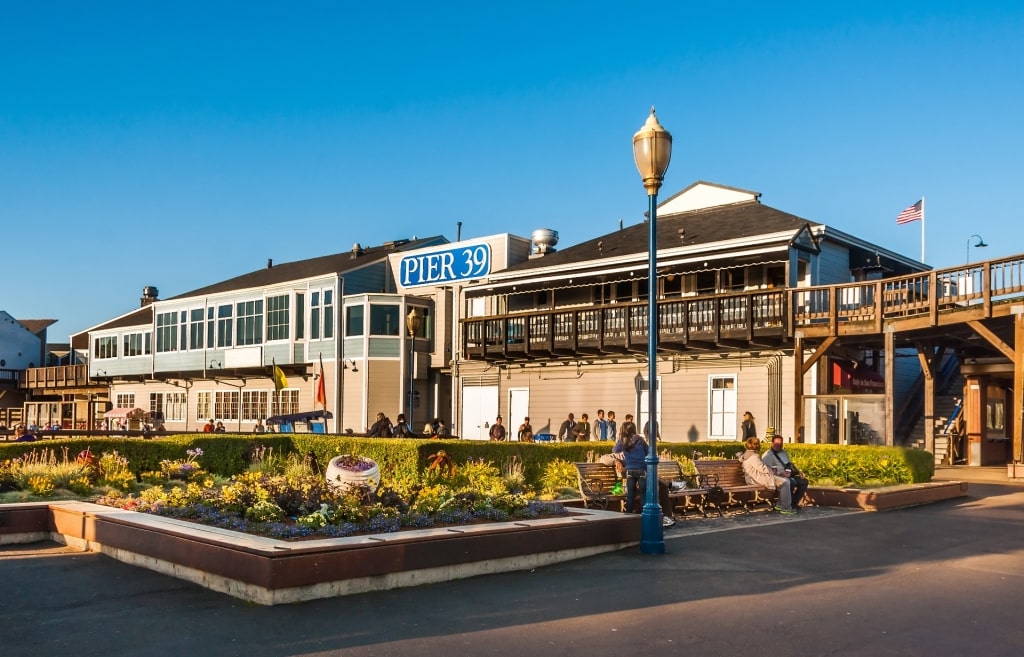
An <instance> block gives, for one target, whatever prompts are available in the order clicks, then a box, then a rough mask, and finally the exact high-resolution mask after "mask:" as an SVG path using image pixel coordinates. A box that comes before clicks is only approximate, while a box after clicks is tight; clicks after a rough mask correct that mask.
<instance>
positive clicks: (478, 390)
mask: <svg viewBox="0 0 1024 657" xmlns="http://www.w3.org/2000/svg"><path fill="white" fill-rule="evenodd" d="M497 416H498V386H463V387H462V425H461V428H460V430H459V431H460V433H459V436H460V437H461V438H467V439H469V440H487V439H488V435H487V432H488V429H490V428H491V423H492V422H494V418H496V417H497ZM516 426H519V425H516Z"/></svg>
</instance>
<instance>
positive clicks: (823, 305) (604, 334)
mask: <svg viewBox="0 0 1024 657" xmlns="http://www.w3.org/2000/svg"><path fill="white" fill-rule="evenodd" d="M1022 299H1024V255H1020V256H1012V257H1008V258H1002V259H998V260H990V261H986V262H980V263H974V264H969V265H963V266H960V267H952V268H949V269H940V270H935V271H930V272H924V273H919V274H910V275H907V276H899V277H894V278H886V279H881V280H877V281H866V282H858V283H845V284H842V285H822V286H817V287H807V288H792V289H788V290H769V291H765V292H741V293H736V294H724V295H713V296H700V297H690V298H682V299H662V300H660V301H659V302H658V329H659V330H658V347H659V349H661V350H663V351H684V350H690V349H715V348H720V347H726V348H729V347H732V348H751V347H757V346H766V347H772V346H781V345H782V344H783V343H784V342H787V341H789V340H791V339H792V338H793V335H794V331H796V330H800V331H801V332H802V334H803V335H804V336H805V337H821V336H828V335H842V334H848V335H852V334H861V335H863V334H868V333H876V334H881V333H882V331H883V329H884V325H885V324H886V323H891V322H899V323H900V326H901V327H902V328H906V329H916V328H921V327H927V326H938V325H942V324H952V323H958V322H966V321H970V320H975V319H980V318H984V317H992V316H994V315H996V314H1009V312H1010V303H1009V302H1011V301H1019V300H1022ZM462 327H463V329H462V341H463V344H462V347H463V348H462V353H463V354H465V358H467V359H470V360H476V359H483V360H498V361H500V360H517V359H529V358H536V357H543V358H558V357H562V358H583V357H587V356H608V355H614V354H618V353H632V352H646V350H647V303H646V302H638V303H622V304H620V303H615V304H607V305H602V306H586V307H580V308H571V309H570V308H567V309H562V310H553V311H536V312H524V313H514V314H509V315H500V316H491V317H474V318H469V319H465V320H463V321H462Z"/></svg>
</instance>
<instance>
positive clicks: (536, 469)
mask: <svg viewBox="0 0 1024 657" xmlns="http://www.w3.org/2000/svg"><path fill="white" fill-rule="evenodd" d="M259 446H263V447H270V448H273V450H274V453H275V454H277V455H280V456H286V455H288V454H292V453H297V454H301V455H312V456H315V457H316V459H317V461H318V463H319V464H320V467H321V468H324V467H325V466H326V464H327V462H328V461H329V460H330V459H331V458H333V457H334V456H337V455H339V454H348V453H355V454H360V455H362V456H367V457H369V458H372V459H373V460H375V461H377V463H378V464H379V465H380V468H381V472H382V473H383V475H384V477H385V479H389V478H394V479H399V480H411V481H416V480H418V479H419V477H420V475H421V473H422V472H423V470H425V469H426V468H427V466H428V465H429V463H430V462H431V457H432V456H433V455H436V454H437V453H438V452H441V451H443V452H445V453H446V454H447V455H448V456H450V457H451V458H452V461H453V462H454V463H455V464H459V463H465V462H466V461H468V460H470V459H482V460H485V461H492V462H494V463H496V464H499V465H500V464H502V463H505V462H507V461H508V460H509V459H510V458H511V457H513V456H515V457H518V458H519V460H520V461H521V463H522V466H523V472H524V474H525V477H526V481H527V483H528V484H531V485H534V486H536V485H537V484H538V483H539V482H540V479H541V476H542V475H543V472H544V468H545V466H546V464H547V463H548V462H549V461H552V460H554V459H563V460H565V461H570V462H577V461H591V460H595V459H596V458H597V457H599V456H601V455H602V454H605V453H608V452H610V451H611V443H610V442H606V443H600V442H585V443H552V444H547V443H535V444H530V443H519V442H500V443H498V442H480V441H469V440H422V439H413V438H410V439H404V438H363V437H354V436H335V435H325V434H305V433H303V434H276V433H269V434H263V435H261V436H253V435H237V434H216V435H215V436H214V435H210V434H204V435H198V434H182V435H177V436H167V437H163V438H158V439H154V440H139V439H137V438H103V439H95V438H67V439H60V440H46V441H39V442H33V443H0V459H11V458H16V457H18V456H21V455H22V454H25V453H27V452H30V451H32V450H35V449H39V448H43V447H46V448H49V449H53V450H55V451H56V452H57V454H58V458H60V457H61V456H62V454H63V450H64V449H65V448H66V449H67V454H68V456H69V458H71V459H73V458H74V457H75V455H76V454H78V453H79V452H80V451H82V450H84V449H86V448H87V447H88V448H90V449H91V450H92V452H93V453H94V454H96V455H99V454H102V453H104V452H111V451H114V450H116V451H117V452H118V453H119V454H121V455H123V456H125V457H127V458H128V461H129V465H130V467H131V469H132V471H133V472H134V473H135V474H136V475H138V474H140V473H142V472H146V471H150V470H159V469H160V461H162V460H164V459H171V460H175V459H181V458H184V457H185V451H186V450H189V449H195V448H199V449H202V450H203V455H202V456H201V457H200V458H199V463H200V465H201V466H202V467H203V468H204V469H205V470H207V471H208V472H213V473H216V474H220V475H224V476H230V475H235V474H238V473H240V472H244V471H245V469H246V467H247V466H248V457H249V455H250V453H251V451H252V450H253V448H255V447H259ZM658 451H659V452H661V453H664V452H666V451H667V452H669V453H670V454H672V455H673V456H676V457H680V456H685V457H686V458H690V459H693V458H695V457H696V458H709V457H710V458H733V457H734V456H735V455H736V454H738V453H740V452H742V451H743V445H742V444H741V443H738V442H735V443H733V442H729V443H720V442H714V443H659V445H658ZM786 451H787V452H788V453H789V455H790V457H791V458H792V459H793V462H794V463H796V465H797V467H799V468H800V469H801V470H803V471H804V473H805V474H806V475H807V477H808V478H809V479H810V480H811V483H821V484H829V485H839V486H843V485H853V486H857V485H864V484H876V485H878V484H896V483H904V484H905V483H920V482H926V481H930V480H931V478H932V475H933V474H934V472H935V465H934V461H933V458H932V455H931V454H929V453H928V452H924V451H922V450H917V449H908V448H902V447H868V446H839V445H802V444H788V445H786Z"/></svg>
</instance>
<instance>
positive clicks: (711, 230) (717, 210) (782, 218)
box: [499, 201, 819, 274]
mask: <svg viewBox="0 0 1024 657" xmlns="http://www.w3.org/2000/svg"><path fill="white" fill-rule="evenodd" d="M808 224H810V225H812V226H815V225H819V224H818V222H813V221H808V220H807V219H802V218H800V217H798V216H796V215H792V214H789V213H788V212H782V211H781V210H776V209H775V208H772V207H769V206H767V205H762V204H761V203H759V202H757V201H744V202H742V203H732V204H729V205H721V206H717V207H712V208H704V209H700V210H691V211H689V212H680V213H678V214H673V215H658V249H659V250H662V249H667V248H675V247H680V246H684V245H685V246H693V245H698V244H710V243H713V242H720V241H724V240H731V239H737V238H741V237H753V236H757V235H764V234H766V233H778V232H786V231H792V232H793V234H794V235H795V234H796V232H797V231H799V230H800V229H801V228H803V227H804V226H806V225H808ZM680 230H683V231H684V233H683V235H684V237H683V239H680V236H679V231H680ZM598 242H601V248H598V245H597V244H598ZM634 254H635V255H638V256H639V255H642V256H643V258H644V259H646V257H647V223H646V222H643V223H639V224H634V225H632V226H627V227H625V228H623V229H622V230H617V231H615V232H612V233H608V234H606V235H601V236H600V237H595V238H594V239H592V240H588V241H586V242H582V243H580V244H576V245H574V246H570V247H568V248H566V249H562V250H559V251H555V252H554V253H549V254H547V255H545V256H543V257H540V258H532V259H530V260H526V261H524V262H521V263H518V264H516V265H514V266H512V267H509V268H508V269H506V270H503V271H502V272H499V273H501V274H503V273H505V272H516V271H529V270H531V269H536V268H539V267H554V266H558V265H567V264H573V263H577V262H578V263H583V262H589V261H591V260H594V259H598V258H614V257H616V256H619V257H621V256H628V255H634Z"/></svg>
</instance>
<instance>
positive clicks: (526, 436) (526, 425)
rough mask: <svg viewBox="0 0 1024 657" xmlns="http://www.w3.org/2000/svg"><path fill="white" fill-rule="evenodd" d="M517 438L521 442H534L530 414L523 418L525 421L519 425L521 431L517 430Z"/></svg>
mask: <svg viewBox="0 0 1024 657" xmlns="http://www.w3.org/2000/svg"><path fill="white" fill-rule="evenodd" d="M516 438H518V439H519V442H521V443H532V442H533V425H532V424H530V417H529V416H527V417H525V418H523V423H522V424H520V425H519V431H517V432H516Z"/></svg>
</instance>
